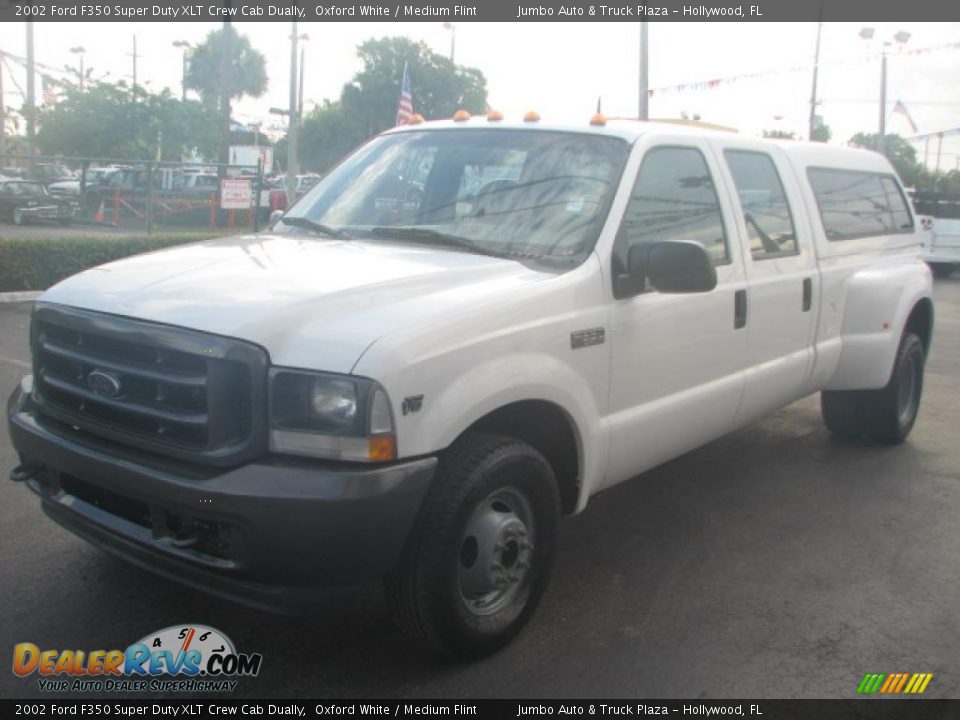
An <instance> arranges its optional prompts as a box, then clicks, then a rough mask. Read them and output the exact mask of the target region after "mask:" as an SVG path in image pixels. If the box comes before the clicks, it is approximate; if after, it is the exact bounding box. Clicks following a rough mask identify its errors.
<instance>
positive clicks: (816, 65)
mask: <svg viewBox="0 0 960 720" xmlns="http://www.w3.org/2000/svg"><path fill="white" fill-rule="evenodd" d="M822 19H823V3H822V2H821V3H820V12H819V15H818V17H817V49H816V51H814V54H813V89H812V90H811V91H810V124H809V127H808V130H807V139H808V140H813V133H814V132H815V131H816V129H817V74H818V73H819V71H820V33H821V31H822V30H823V23H822V22H821V20H822Z"/></svg>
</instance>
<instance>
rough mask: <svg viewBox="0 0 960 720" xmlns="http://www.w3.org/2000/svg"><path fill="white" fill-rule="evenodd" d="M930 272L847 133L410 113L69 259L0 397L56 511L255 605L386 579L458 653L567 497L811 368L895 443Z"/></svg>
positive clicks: (142, 556)
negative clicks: (264, 204)
mask: <svg viewBox="0 0 960 720" xmlns="http://www.w3.org/2000/svg"><path fill="white" fill-rule="evenodd" d="M930 295H931V279H930V272H929V270H928V269H927V266H926V265H925V264H924V263H923V262H922V261H921V258H920V244H919V242H918V239H917V234H916V232H915V229H914V218H913V215H912V211H911V209H910V207H909V205H908V203H907V201H906V200H905V197H904V192H903V188H902V187H901V185H900V183H899V181H898V180H897V178H896V176H895V174H894V172H893V170H892V169H891V167H890V165H889V164H888V163H887V161H886V160H885V159H884V158H883V157H882V156H880V155H877V154H873V153H869V152H865V151H858V150H850V149H842V148H835V147H827V146H825V145H818V144H804V143H785V144H774V143H769V142H764V141H759V140H751V139H744V138H739V137H737V136H736V135H732V134H720V133H713V134H711V133H707V132H704V131H700V130H693V129H689V128H683V127H678V126H673V125H665V124H664V125H658V124H655V123H639V122H629V121H617V122H609V123H606V122H605V121H604V120H603V119H602V118H599V117H598V118H594V120H593V122H592V124H589V125H588V124H587V123H584V125H583V126H582V127H558V126H547V125H545V124H542V123H540V122H538V121H536V120H535V119H531V121H529V122H528V121H524V122H517V123H511V122H507V121H504V120H502V119H500V117H499V116H498V115H492V116H489V117H488V118H483V117H474V118H464V116H463V115H462V114H458V116H457V118H455V119H454V120H452V121H444V122H436V123H418V124H414V125H411V126H407V127H404V128H398V129H395V130H392V131H389V132H386V133H384V134H382V135H380V136H378V137H376V138H374V139H373V140H371V141H370V142H369V143H367V144H366V145H364V146H363V147H361V148H360V149H358V150H357V151H356V152H354V153H353V154H352V155H351V156H350V157H348V158H347V159H346V160H345V161H344V162H343V163H341V164H340V165H339V166H338V167H337V168H336V169H334V170H333V171H332V172H330V173H329V174H328V175H327V176H326V177H325V178H324V179H323V180H322V181H321V182H320V183H319V184H317V185H316V186H315V187H314V188H313V189H312V190H310V192H309V193H308V194H307V195H305V196H304V197H303V198H302V199H301V200H300V201H298V202H297V203H296V204H295V205H294V206H293V207H292V208H291V209H290V210H289V211H288V213H287V215H286V216H284V217H283V219H282V220H280V221H278V222H276V223H275V225H274V227H273V229H272V230H271V231H269V232H266V233H263V234H259V235H250V236H242V237H236V238H232V239H217V240H210V241H207V242H201V243H198V244H194V245H189V246H184V247H180V248H175V249H168V250H165V251H162V252H155V253H152V254H148V255H143V256H140V257H136V258H130V259H126V260H121V261H118V262H114V263H110V264H108V265H104V266H102V267H99V268H95V269H92V270H88V271H86V272H84V273H81V274H79V275H77V276H75V277H72V278H70V279H68V280H65V281H63V282H61V283H60V284H58V285H57V286H55V287H53V288H52V289H50V290H49V291H47V292H46V293H45V294H44V295H43V296H42V297H41V298H40V300H39V301H38V302H37V304H36V308H35V311H34V314H33V321H32V331H31V342H32V350H33V373H32V375H31V376H28V377H27V378H25V379H24V380H23V381H22V383H21V385H20V387H19V388H18V389H17V390H16V391H15V393H14V394H13V396H12V398H11V401H10V403H9V409H8V416H9V424H10V432H11V436H12V438H13V443H14V445H15V447H16V449H17V451H18V452H19V455H20V458H21V464H20V465H19V466H18V467H17V469H15V470H14V473H13V477H14V479H18V480H22V481H24V482H25V483H26V485H27V486H29V488H30V489H31V490H33V491H34V492H35V493H37V494H38V495H39V496H40V497H41V499H42V505H43V509H44V510H45V511H46V513H47V514H48V515H50V516H51V517H52V518H53V519H54V520H56V521H57V522H58V523H60V524H62V525H64V526H65V527H67V528H69V529H70V530H72V531H73V532H75V533H76V534H77V535H80V536H81V537H83V538H85V539H87V540H89V541H90V542H93V543H95V544H96V545H99V546H101V547H103V548H105V549H106V550H109V551H111V552H113V553H116V554H117V555H120V556H122V557H124V558H127V559H129V560H130V561H132V562H135V563H137V564H139V565H141V566H144V567H147V568H150V569H152V570H154V571H156V572H158V573H161V574H163V575H166V576H167V577H170V578H174V579H176V580H180V581H182V582H186V583H189V584H191V585H194V586H198V587H202V588H205V589H207V590H210V591H213V592H216V593H219V594H221V595H225V596H230V597H234V598H238V599H242V600H246V601H248V602H252V603H256V604H259V605H261V606H268V605H277V604H282V603H287V602H291V600H290V599H291V598H296V597H302V596H303V593H304V588H308V587H312V586H316V585H320V584H325V583H346V582H354V581H363V580H367V579H370V578H376V577H384V578H386V580H385V583H386V590H387V596H388V598H389V600H390V603H391V604H392V605H393V607H394V608H395V610H396V614H397V616H398V618H399V622H400V625H401V627H403V628H404V630H405V631H406V632H407V633H409V634H410V635H412V636H413V637H415V638H417V639H419V640H421V641H423V642H425V643H427V644H428V645H430V646H432V647H435V648H438V649H440V650H442V651H445V652H448V653H452V654H455V655H461V656H470V655H479V654H482V653H485V652H490V651H492V650H494V649H496V648H498V647H500V646H502V645H503V644H505V643H506V642H507V641H508V640H509V639H510V638H511V637H512V636H513V635H515V633H516V632H517V631H518V630H519V629H520V628H521V627H522V625H523V624H524V623H525V622H526V621H527V620H528V618H529V617H530V615H531V614H532V613H533V611H534V608H535V606H536V605H537V602H538V600H539V599H540V597H541V595H542V593H543V592H544V588H545V586H546V584H547V578H548V575H549V573H550V567H551V564H552V563H553V560H554V554H555V548H556V541H557V531H558V522H559V520H560V518H561V516H562V515H564V514H569V513H574V512H577V511H579V510H582V509H583V508H584V507H585V506H586V504H587V500H588V498H589V497H590V496H591V495H593V494H594V493H596V492H598V491H600V490H603V489H604V488H608V487H610V486H612V485H614V484H616V483H619V482H621V481H623V480H626V479H628V478H630V477H633V476H635V475H637V474H638V473H640V472H643V471H644V470H646V469H648V468H651V467H653V466H655V465H657V464H659V463H662V462H664V461H666V460H668V459H670V458H673V457H675V456H677V455H679V454H681V453H684V452H686V451H688V450H690V449H692V448H695V447H697V446H699V445H702V444H703V443H706V442H708V441H710V440H712V439H714V438H716V437H718V436H720V435H722V434H724V433H726V432H729V431H730V430H732V429H733V428H736V427H738V426H741V425H744V424H745V423H750V422H752V421H754V420H756V419H758V418H760V417H762V416H763V415H765V414H767V413H769V412H771V411H773V410H775V409H777V408H780V407H783V406H785V405H787V404H789V403H791V402H793V401H794V400H797V399H798V398H802V397H804V396H806V395H809V394H810V393H813V392H818V391H819V392H821V393H822V399H823V401H822V404H823V416H824V419H825V421H826V424H827V426H828V427H829V428H830V429H831V430H832V431H834V432H835V433H839V434H842V435H851V436H853V435H856V436H861V435H862V436H867V437H869V438H872V439H874V440H875V441H877V442H881V443H898V442H901V441H902V440H903V439H904V438H905V437H906V435H907V434H908V433H909V432H910V429H911V427H912V425H913V423H914V419H915V418H916V415H917V408H918V404H919V402H920V392H921V386H922V381H923V368H924V358H925V356H926V353H927V351H928V349H929V346H930V340H931V333H932V324H933V307H932V304H931V300H930Z"/></svg>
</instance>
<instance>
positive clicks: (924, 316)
mask: <svg viewBox="0 0 960 720" xmlns="http://www.w3.org/2000/svg"><path fill="white" fill-rule="evenodd" d="M903 329H904V332H912V333H914V334H915V335H917V336H918V337H919V338H920V340H921V342H923V354H924V356H926V355H928V354H929V353H930V341H931V339H932V338H933V303H932V302H931V301H930V298H923V299H922V300H920V301H918V302H917V304H916V305H914V306H913V310H911V311H910V317H908V318H907V324H906V325H905V326H904V328H903Z"/></svg>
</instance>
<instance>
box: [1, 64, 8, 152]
mask: <svg viewBox="0 0 960 720" xmlns="http://www.w3.org/2000/svg"><path fill="white" fill-rule="evenodd" d="M5 64H6V63H5V62H4V60H3V53H0V159H2V162H3V165H6V164H7V162H6V157H7V111H6V109H5V107H6V106H5V105H4V104H3V67H4V65H5Z"/></svg>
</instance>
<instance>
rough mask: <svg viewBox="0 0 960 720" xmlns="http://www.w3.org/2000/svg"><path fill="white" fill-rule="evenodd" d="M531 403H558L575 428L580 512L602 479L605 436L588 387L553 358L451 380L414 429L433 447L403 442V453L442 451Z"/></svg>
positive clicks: (522, 358)
mask: <svg viewBox="0 0 960 720" xmlns="http://www.w3.org/2000/svg"><path fill="white" fill-rule="evenodd" d="M528 400H536V401H542V402H546V403H549V404H552V405H554V406H555V407H557V408H558V409H559V410H561V411H562V412H563V414H564V415H566V417H567V419H568V421H569V422H570V424H571V429H572V431H573V434H574V437H575V438H576V442H577V457H578V460H579V470H578V485H579V497H578V502H577V507H576V510H577V511H579V510H581V509H583V507H584V506H585V504H586V498H587V496H588V494H589V486H590V485H591V481H594V480H595V479H597V478H602V477H603V472H604V470H605V468H606V461H607V436H606V433H605V432H603V430H602V427H603V423H602V420H601V418H600V413H599V409H598V407H597V402H596V400H595V399H594V394H593V393H592V392H591V389H590V388H589V386H588V384H587V383H586V382H585V381H584V379H583V378H582V377H580V376H579V375H578V374H577V373H576V371H575V370H574V369H573V368H572V367H570V366H569V365H567V364H566V363H563V362H562V361H560V360H558V359H557V358H555V357H551V356H550V355H546V354H541V353H534V352H524V353H514V354H510V355H504V356H500V357H497V358H492V359H489V360H485V361H482V362H479V363H477V364H474V365H472V366H470V368H469V369H468V370H466V371H465V372H463V373H460V374H457V375H455V376H453V377H451V378H450V382H448V383H447V384H445V385H443V386H442V387H441V388H439V392H436V393H435V394H433V395H432V397H429V398H427V397H424V401H423V411H422V413H419V417H418V418H417V419H416V421H415V427H411V428H410V429H411V430H413V433H412V435H413V437H415V438H420V439H422V440H421V441H419V442H426V441H427V440H428V439H429V443H430V444H429V446H427V445H423V446H420V445H419V442H418V441H415V445H414V446H413V447H411V446H408V445H407V444H406V443H405V442H404V441H403V439H402V438H401V444H402V445H403V454H408V453H409V454H429V453H436V452H441V451H443V450H444V449H446V448H447V447H449V446H450V445H451V444H452V443H453V442H454V441H455V440H456V439H457V438H458V437H460V435H462V434H463V433H464V432H466V431H467V430H469V429H470V427H471V426H473V425H474V424H475V423H477V422H478V421H479V420H481V419H482V418H484V417H486V416H487V415H489V414H490V413H492V412H494V411H496V410H499V409H501V408H504V407H506V406H507V405H511V404H513V403H517V402H521V401H528ZM402 429H403V428H402V427H401V430H402Z"/></svg>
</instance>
